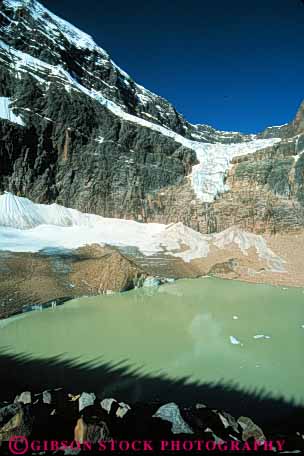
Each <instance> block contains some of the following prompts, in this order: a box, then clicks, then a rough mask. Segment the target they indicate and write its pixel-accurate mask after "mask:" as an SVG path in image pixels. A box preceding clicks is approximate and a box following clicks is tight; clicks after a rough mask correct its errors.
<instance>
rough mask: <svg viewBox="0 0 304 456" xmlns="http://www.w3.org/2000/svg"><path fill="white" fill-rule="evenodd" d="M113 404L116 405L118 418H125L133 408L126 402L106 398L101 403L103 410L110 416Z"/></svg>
mask: <svg viewBox="0 0 304 456" xmlns="http://www.w3.org/2000/svg"><path fill="white" fill-rule="evenodd" d="M113 404H116V407H117V409H116V411H115V415H116V416H117V418H123V417H124V416H125V415H126V414H127V413H128V411H129V410H131V407H130V406H129V405H128V404H126V403H125V402H117V400H116V399H113V398H106V399H103V400H102V401H101V402H100V405H101V408H103V409H104V410H106V412H108V413H109V414H110V412H111V409H112V405H113Z"/></svg>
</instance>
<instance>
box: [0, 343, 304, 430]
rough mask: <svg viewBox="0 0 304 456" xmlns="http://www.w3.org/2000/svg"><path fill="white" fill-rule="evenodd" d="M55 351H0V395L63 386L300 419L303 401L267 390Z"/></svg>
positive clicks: (265, 419) (269, 418) (263, 417)
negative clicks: (36, 353) (173, 375)
mask: <svg viewBox="0 0 304 456" xmlns="http://www.w3.org/2000/svg"><path fill="white" fill-rule="evenodd" d="M63 357H64V354H62V356H58V357H51V358H46V359H37V358H33V357H31V356H29V355H25V354H24V355H23V354H20V355H13V354H11V353H9V352H8V348H6V349H5V348H3V349H2V350H1V351H0V401H1V400H2V401H4V400H7V401H9V400H13V399H14V397H15V395H16V394H18V393H20V392H21V391H25V390H31V391H34V392H41V391H43V390H45V389H55V388H58V387H62V388H64V389H65V390H66V391H68V392H71V393H78V392H82V391H88V392H90V391H94V392H95V393H96V395H97V396H98V397H99V398H104V397H115V398H116V399H119V400H123V401H126V402H128V403H135V402H139V401H144V402H148V401H160V402H162V403H166V402H171V401H174V402H177V403H178V404H180V405H182V406H187V405H194V404H196V403H205V404H207V405H208V406H209V407H213V408H217V409H224V410H226V411H228V412H230V413H231V414H232V415H234V416H236V417H238V416H241V415H245V416H250V417H251V418H252V419H254V420H255V421H256V422H257V423H259V424H261V425H263V426H264V427H266V428H267V427H268V426H271V427H273V426H276V428H277V429H280V428H281V427H282V429H283V428H284V429H285V430H286V427H288V428H289V427H290V428H293V429H294V428H295V427H296V426H297V425H298V424H299V423H302V422H303V412H304V410H303V406H299V405H297V404H295V403H293V402H288V401H286V400H285V399H284V398H273V397H271V393H270V392H266V391H246V390H244V389H242V388H241V387H240V386H238V385H236V384H235V385H227V384H224V382H222V381H221V380H219V381H218V382H217V383H213V382H212V383H196V382H192V381H191V379H189V378H179V379H169V378H166V376H165V375H163V374H162V375H156V374H143V373H141V372H140V370H138V369H134V368H132V366H131V365H130V364H128V361H127V360H124V361H121V362H117V363H114V362H113V363H106V362H104V361H103V360H102V358H99V359H95V360H94V362H91V363H90V364H88V363H82V362H81V361H80V359H77V358H74V359H72V360H66V359H63Z"/></svg>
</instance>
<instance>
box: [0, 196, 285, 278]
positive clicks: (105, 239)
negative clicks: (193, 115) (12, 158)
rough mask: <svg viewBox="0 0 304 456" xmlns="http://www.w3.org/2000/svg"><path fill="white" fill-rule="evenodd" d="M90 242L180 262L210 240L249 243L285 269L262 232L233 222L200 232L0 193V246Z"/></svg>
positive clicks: (202, 254) (199, 254)
mask: <svg viewBox="0 0 304 456" xmlns="http://www.w3.org/2000/svg"><path fill="white" fill-rule="evenodd" d="M93 243H98V244H110V245H115V246H120V247H130V246H132V247H137V248H138V249H139V250H140V251H141V252H142V253H143V254H144V255H153V254H155V253H158V252H163V253H165V254H170V255H172V256H176V257H179V258H182V259H183V260H184V261H185V262H190V261H192V260H193V259H196V258H206V257H208V254H209V252H210V248H211V247H212V246H214V247H217V248H219V249H225V248H226V247H229V246H230V247H231V246H233V247H234V248H236V249H239V250H240V251H241V252H242V253H243V254H244V255H247V251H248V250H249V249H250V248H253V249H255V250H256V252H257V255H258V257H259V258H260V259H261V260H264V261H266V264H268V266H269V267H270V268H271V269H273V270H275V271H282V270H284V266H283V262H282V260H281V259H280V258H279V257H278V256H276V255H275V254H274V253H273V252H272V251H271V250H270V249H269V248H268V247H267V244H266V242H265V240H264V239H263V238H262V236H258V235H255V234H252V233H246V232H244V231H241V230H239V229H237V228H230V229H227V230H225V231H223V232H222V233H217V234H214V235H203V234H201V233H198V232H197V231H194V230H192V229H191V228H189V227H187V226H185V225H183V224H182V223H175V224H170V225H163V224H159V223H138V222H135V221H133V220H120V219H111V218H104V217H100V216H97V215H94V214H83V213H81V212H79V211H76V210H73V209H68V208H65V207H63V206H59V205H57V204H52V205H49V206H48V205H44V204H34V203H32V202H31V201H30V200H28V199H27V198H21V197H17V196H14V195H12V194H11V193H5V194H4V195H1V196H0V250H10V251H14V252H37V251H39V250H41V249H47V248H48V249H49V248H68V249H75V248H78V247H80V246H83V245H87V244H93Z"/></svg>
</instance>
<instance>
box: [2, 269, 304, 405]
mask: <svg viewBox="0 0 304 456" xmlns="http://www.w3.org/2000/svg"><path fill="white" fill-rule="evenodd" d="M303 325H304V294H303V291H302V290H301V289H282V288H279V287H278V288H276V287H271V286H266V285H253V284H246V283H240V282H236V281H225V280H219V279H211V278H206V279H196V280H180V281H178V282H176V283H174V284H170V285H165V286H162V287H160V288H157V289H140V290H134V291H131V292H127V293H122V294H115V295H109V296H99V297H93V298H82V299H78V300H73V301H70V302H69V303H66V304H65V305H63V306H60V307H57V308H56V309H53V310H51V309H49V310H45V311H42V312H32V313H30V314H27V315H26V316H24V315H23V316H22V318H16V319H11V320H6V321H2V324H0V341H1V349H2V350H4V351H5V352H9V353H11V354H20V353H25V354H27V355H31V356H33V357H34V358H35V359H38V358H43V359H47V358H49V357H51V356H55V355H62V354H63V353H64V355H62V356H63V357H64V358H65V359H75V358H78V362H85V363H88V364H93V363H94V360H95V362H96V359H97V358H98V359H99V360H100V359H101V358H102V362H103V363H104V362H105V363H109V364H110V365H114V364H116V363H119V362H120V361H123V360H127V361H125V366H126V367H130V369H134V368H135V369H139V372H140V374H143V375H150V376H158V375H162V376H164V375H165V376H166V377H167V378H170V379H172V380H178V379H182V378H187V379H188V380H189V381H197V382H198V383H199V384H202V383H205V382H212V383H218V382H219V383H222V384H224V385H227V386H229V385H231V386H232V385H233V387H237V388H239V389H241V390H246V391H250V392H259V391H261V390H263V391H264V393H263V394H266V395H270V396H272V397H279V396H283V397H284V398H285V399H288V400H295V401H296V402H298V403H304V390H303V382H302V379H303V377H304V365H303V349H304V326H303ZM97 364H98V363H97ZM90 375H92V374H90V373H88V384H87V387H88V388H89V387H90ZM54 380H55V383H56V379H50V382H51V381H54ZM95 380H96V379H95ZM75 381H76V379H75ZM53 383H54V382H53ZM95 383H96V382H95ZM97 383H98V384H99V382H97ZM134 383H135V382H134ZM153 385H154V383H153ZM58 386H60V385H58ZM73 386H74V387H75V388H77V385H75V384H74V385H73ZM151 387H152V388H156V384H155V385H154V386H151ZM118 389H119V388H118ZM147 393H148V394H149V396H151V394H152V395H153V394H154V395H155V397H157V390H155V391H154V390H153V391H151V388H150V390H149V392H145V391H144V390H143V391H141V392H140V395H141V398H142V399H144V398H145V394H147ZM116 394H118V393H116Z"/></svg>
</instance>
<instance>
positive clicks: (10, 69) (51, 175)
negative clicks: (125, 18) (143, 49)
mask: <svg viewBox="0 0 304 456" xmlns="http://www.w3.org/2000/svg"><path fill="white" fill-rule="evenodd" d="M0 12H1V15H0V60H1V71H0V118H1V119H0V130H1V138H2V139H0V164H1V171H0V191H2V192H3V191H5V190H8V191H11V192H13V193H14V194H16V195H19V196H21V195H23V196H26V197H29V198H30V199H32V200H33V201H35V202H38V203H54V202H56V203H58V204H61V205H63V206H67V207H73V208H75V209H78V210H81V211H84V212H93V213H96V214H99V215H103V216H107V217H117V218H132V219H134V220H138V221H149V222H151V221H157V222H160V223H166V224H167V223H170V222H178V221H182V222H183V223H185V224H186V225H189V226H190V227H192V228H194V229H197V230H199V231H201V232H208V233H209V232H213V231H218V230H221V229H225V228H228V227H229V226H232V225H239V224H240V225H241V226H242V227H243V228H246V229H249V230H252V231H254V230H257V229H262V230H263V229H266V230H268V229H273V227H272V218H271V219H270V222H269V217H268V216H267V215H265V214H267V213H269V210H268V209H267V205H269V201H271V205H272V204H274V205H277V204H279V205H280V207H281V206H282V207H283V208H284V209H282V210H281V209H280V213H281V214H283V213H284V217H283V219H282V223H283V225H282V226H284V228H283V227H282V229H285V228H286V224H287V218H289V219H290V218H292V222H290V225H291V227H294V226H302V223H303V221H302V206H301V204H302V203H301V201H302V199H301V198H302V197H301V194H302V187H303V185H304V184H303V182H302V177H301V171H300V165H301V163H302V160H301V159H300V160H298V158H299V157H300V154H301V151H302V148H303V136H301V132H302V131H303V130H304V125H303V119H304V110H303V105H301V107H300V109H299V111H298V114H297V116H296V119H295V120H294V121H293V122H290V123H289V124H287V125H283V126H280V127H270V128H268V129H266V130H265V131H264V132H262V133H261V134H259V135H242V134H240V133H238V132H221V131H219V130H215V129H214V128H212V127H210V126H206V125H204V124H201V125H192V124H190V123H189V122H187V121H186V120H185V119H184V118H183V117H182V116H181V115H180V114H179V113H178V112H177V111H176V109H175V108H174V106H172V105H171V104H170V103H169V102H168V101H167V100H165V99H163V98H162V97H158V96H157V95H155V94H153V93H152V92H150V91H149V90H147V89H145V88H143V87H142V86H140V85H139V84H136V83H135V82H134V81H133V80H132V78H131V77H130V76H129V75H127V74H126V73H125V72H124V71H123V70H121V69H120V68H119V67H118V66H117V65H116V64H115V63H114V62H113V61H112V60H111V58H110V56H109V55H108V53H107V52H106V51H104V50H103V49H102V48H100V47H99V46H97V45H96V43H95V42H94V41H93V40H92V39H91V38H90V37H89V36H88V35H87V34H85V33H83V32H81V31H80V30H79V29H77V28H75V27H74V26H72V25H70V24H69V23H67V22H66V21H64V20H62V19H60V18H58V17H57V16H55V15H53V13H50V12H49V11H48V10H47V9H46V8H44V7H43V6H42V5H40V4H39V3H38V2H37V1H36V0H2V3H1V10H0ZM291 144H293V145H294V148H293V147H291ZM260 151H262V152H261V153H262V154H265V157H267V156H268V155H269V154H271V156H272V157H273V158H272V160H274V162H273V164H272V165H271V166H269V164H267V167H266V170H265V172H266V173H270V176H269V179H268V178H267V179H266V181H265V185H266V191H264V190H263V191H262V190H254V189H255V188H256V185H255V184H254V182H253V181H254V179H255V178H254V177H253V176H251V180H252V178H253V181H252V183H251V184H250V185H249V187H250V188H251V192H253V193H254V192H257V191H260V194H263V195H264V194H265V196H263V198H262V201H260V203H258V202H256V203H254V204H255V205H254V207H253V209H252V210H253V211H254V213H256V216H255V220H258V222H257V221H255V222H254V223H253V224H252V222H251V221H250V220H249V219H248V210H247V209H246V210H244V211H243V213H242V214H241V216H238V217H237V218H236V217H235V214H234V209H233V206H234V205H235V202H233V205H232V206H231V201H234V199H237V198H238V199H239V198H241V199H242V198H243V196H241V197H240V195H239V194H237V193H238V192H239V190H238V189H237V191H236V194H235V195H234V190H233V187H235V177H236V175H235V177H234V180H233V181H232V182H231V183H228V182H230V180H229V174H231V171H232V169H233V168H234V167H235V165H234V164H233V162H234V161H235V160H238V157H245V158H246V157H248V160H249V159H250V160H252V159H253V160H255V157H258V156H260V155H258V154H259V153H260ZM263 151H264V152H263ZM270 151H271V152H270ZM276 151H277V152H276ZM284 151H285V152H284ZM280 154H281V155H283V158H284V157H285V155H286V154H287V155H288V154H289V158H286V160H287V162H286V169H287V167H288V169H289V173H290V179H293V177H292V173H294V175H295V177H296V185H291V184H288V182H289V181H288V182H287V183H286V182H285V181H284V183H283V184H282V185H281V184H280V185H278V186H274V188H275V189H277V188H279V192H278V191H277V190H275V191H274V194H273V188H272V187H271V185H272V184H271V182H273V179H274V177H273V176H271V172H272V171H271V170H272V169H273V168H275V166H276V164H275V157H276V156H279V155H280ZM249 157H250V158H249ZM291 157H293V158H291ZM246 160H247V158H246ZM284 160H285V158H284ZM235 163H237V162H235ZM243 163H244V161H243ZM265 165H266V162H265ZM241 166H243V167H244V165H241ZM301 166H302V165H301ZM275 173H277V172H276V171H275ZM275 175H277V174H275ZM278 176H280V174H279V172H278ZM275 179H276V177H275ZM280 179H281V177H280ZM288 179H289V178H288ZM285 180H286V179H285ZM238 185H239V184H238ZM237 188H239V187H237ZM286 189H287V190H286ZM176 195H179V196H176ZM288 195H289V196H288ZM253 196H254V195H253ZM286 196H288V198H295V199H296V201H295V204H296V209H295V210H296V211H297V213H298V215H297V217H296V215H295V214H294V209H291V211H293V212H292V214H294V215H292V217H291V216H290V215H289V216H288V217H287V216H286V215H285V212H286V210H287V209H286V207H287V206H288V204H289V203H288V201H287V200H286ZM227 199H228V207H227V206H226V205H227V202H226V200H227ZM246 199H248V198H247V197H246ZM264 199H265V201H264ZM181 201H183V203H181ZM221 201H223V202H224V204H225V207H224V210H221V212H220V213H219V212H218V211H217V209H216V206H217V205H218V202H221ZM253 201H255V196H254V197H253ZM298 201H299V202H300V206H299V204H298ZM287 203H288V204H287ZM238 206H240V208H241V210H243V208H244V207H245V205H244V203H242V202H240V200H239V203H238ZM261 206H262V210H261ZM267 211H268V212H267ZM282 211H283V212H282ZM228 212H229V214H230V215H229V217H227V216H226V215H225V214H227V213H228ZM265 217H266V219H265ZM286 217H287V218H286ZM303 217H304V215H303ZM261 218H262V220H260V219H261ZM299 220H300V221H299ZM244 225H245V226H244Z"/></svg>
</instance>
